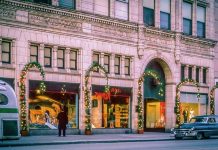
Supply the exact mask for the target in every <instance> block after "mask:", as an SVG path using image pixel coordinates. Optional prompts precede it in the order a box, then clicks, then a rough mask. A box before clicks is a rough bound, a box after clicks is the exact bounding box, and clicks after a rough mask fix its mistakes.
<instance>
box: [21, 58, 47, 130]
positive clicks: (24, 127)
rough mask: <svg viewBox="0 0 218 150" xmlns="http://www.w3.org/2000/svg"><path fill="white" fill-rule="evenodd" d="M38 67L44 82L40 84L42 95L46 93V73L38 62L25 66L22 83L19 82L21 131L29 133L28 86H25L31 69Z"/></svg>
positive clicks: (22, 72)
mask: <svg viewBox="0 0 218 150" xmlns="http://www.w3.org/2000/svg"><path fill="white" fill-rule="evenodd" d="M33 67H36V68H38V69H39V71H40V75H41V76H42V81H41V82H40V86H39V88H40V93H44V92H45V90H46V86H45V83H44V79H45V73H44V71H43V69H42V67H41V65H40V64H39V63H37V62H31V63H28V64H26V65H25V66H24V68H23V70H22V71H21V75H20V82H19V88H20V95H19V96H20V123H21V131H28V125H27V110H26V109H27V107H26V86H25V79H26V74H27V72H28V71H29V69H30V68H33Z"/></svg>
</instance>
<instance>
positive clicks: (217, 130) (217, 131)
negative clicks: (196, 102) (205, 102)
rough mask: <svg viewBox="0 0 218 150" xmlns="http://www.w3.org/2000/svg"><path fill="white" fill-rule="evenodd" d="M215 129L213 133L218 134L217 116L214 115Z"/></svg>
mask: <svg viewBox="0 0 218 150" xmlns="http://www.w3.org/2000/svg"><path fill="white" fill-rule="evenodd" d="M215 122H216V123H215V131H214V135H218V117H215Z"/></svg>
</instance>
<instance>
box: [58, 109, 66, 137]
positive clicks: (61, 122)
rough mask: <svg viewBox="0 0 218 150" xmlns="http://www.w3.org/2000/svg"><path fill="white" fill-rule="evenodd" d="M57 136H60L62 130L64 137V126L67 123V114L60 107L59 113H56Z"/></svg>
mask: <svg viewBox="0 0 218 150" xmlns="http://www.w3.org/2000/svg"><path fill="white" fill-rule="evenodd" d="M57 119H58V136H61V131H62V130H63V136H66V128H67V127H66V125H67V123H68V118H67V114H66V112H65V111H64V109H63V108H62V107H61V111H60V112H59V113H58V116H57Z"/></svg>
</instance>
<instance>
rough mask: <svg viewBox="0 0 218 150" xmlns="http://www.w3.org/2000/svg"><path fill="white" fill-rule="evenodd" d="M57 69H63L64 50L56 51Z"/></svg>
mask: <svg viewBox="0 0 218 150" xmlns="http://www.w3.org/2000/svg"><path fill="white" fill-rule="evenodd" d="M58 68H64V50H63V49H59V50H58Z"/></svg>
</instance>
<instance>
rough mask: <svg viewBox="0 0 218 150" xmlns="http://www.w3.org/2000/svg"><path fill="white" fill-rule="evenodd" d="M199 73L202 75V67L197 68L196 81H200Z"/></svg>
mask: <svg viewBox="0 0 218 150" xmlns="http://www.w3.org/2000/svg"><path fill="white" fill-rule="evenodd" d="M199 75H200V68H199V67H197V68H196V77H195V80H196V82H199Z"/></svg>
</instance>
